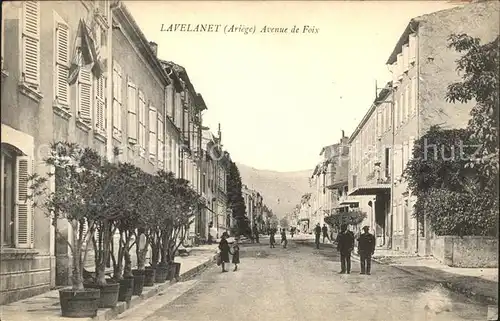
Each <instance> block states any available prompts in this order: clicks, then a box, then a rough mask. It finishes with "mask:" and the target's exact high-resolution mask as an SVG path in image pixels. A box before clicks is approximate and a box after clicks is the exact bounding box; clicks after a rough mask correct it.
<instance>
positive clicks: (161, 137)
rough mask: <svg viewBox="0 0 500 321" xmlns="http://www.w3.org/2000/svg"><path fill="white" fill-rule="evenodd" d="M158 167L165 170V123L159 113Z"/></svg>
mask: <svg viewBox="0 0 500 321" xmlns="http://www.w3.org/2000/svg"><path fill="white" fill-rule="evenodd" d="M157 122H158V124H157V125H158V162H159V163H158V167H160V168H161V169H163V161H164V159H165V157H164V156H165V147H164V145H165V140H164V135H163V133H164V128H163V121H162V119H161V115H160V113H158V120H157Z"/></svg>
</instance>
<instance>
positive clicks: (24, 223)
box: [0, 147, 34, 248]
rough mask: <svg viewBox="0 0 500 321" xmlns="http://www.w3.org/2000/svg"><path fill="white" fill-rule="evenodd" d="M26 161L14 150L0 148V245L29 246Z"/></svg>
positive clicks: (29, 214) (31, 214) (28, 164)
mask: <svg viewBox="0 0 500 321" xmlns="http://www.w3.org/2000/svg"><path fill="white" fill-rule="evenodd" d="M30 172H31V167H30V161H29V159H28V157H26V156H20V155H17V154H16V152H15V151H14V150H11V149H10V148H4V147H2V150H1V174H2V179H1V185H2V186H1V187H2V188H1V190H2V216H1V239H0V241H1V242H2V247H16V248H30V247H31V246H32V242H33V236H34V231H33V229H32V226H33V225H32V223H33V222H32V219H33V212H32V207H31V204H30V203H29V202H27V196H28V181H27V180H28V176H29V175H30Z"/></svg>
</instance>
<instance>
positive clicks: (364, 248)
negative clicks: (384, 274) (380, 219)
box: [358, 226, 375, 275]
mask: <svg viewBox="0 0 500 321" xmlns="http://www.w3.org/2000/svg"><path fill="white" fill-rule="evenodd" d="M369 230H370V228H369V227H368V226H363V234H361V235H360V236H359V238H358V253H359V259H360V263H361V274H365V273H366V274H368V275H370V269H371V266H372V255H373V253H375V236H373V235H372V234H370V232H369Z"/></svg>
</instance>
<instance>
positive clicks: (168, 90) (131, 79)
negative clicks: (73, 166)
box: [0, 1, 227, 304]
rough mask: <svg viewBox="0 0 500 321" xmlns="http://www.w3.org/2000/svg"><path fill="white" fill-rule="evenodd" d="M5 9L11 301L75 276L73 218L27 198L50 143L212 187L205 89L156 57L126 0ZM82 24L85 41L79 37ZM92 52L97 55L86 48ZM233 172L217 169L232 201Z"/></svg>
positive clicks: (3, 260)
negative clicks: (228, 178) (228, 181)
mask: <svg viewBox="0 0 500 321" xmlns="http://www.w3.org/2000/svg"><path fill="white" fill-rule="evenodd" d="M2 16H3V18H4V19H2V40H3V41H2V83H1V86H2V88H1V90H2V101H1V108H2V110H1V112H2V123H1V126H2V127H1V130H2V145H1V152H2V154H1V166H2V171H1V173H2V180H1V183H2V204H3V205H4V206H2V214H1V222H0V223H1V224H0V225H1V227H2V230H1V240H2V243H1V252H0V256H1V257H0V303H1V304H4V303H8V302H12V301H15V300H19V299H22V298H25V297H28V296H32V295H36V294H38V293H42V292H44V291H47V290H48V289H50V288H52V287H54V286H56V285H67V284H68V282H69V280H68V275H69V272H70V269H71V266H70V262H71V260H70V255H71V253H70V251H69V248H68V246H67V244H66V242H65V240H64V238H68V239H71V228H70V227H69V225H68V223H67V222H66V221H58V222H57V223H56V226H57V230H58V233H57V236H56V232H55V231H56V228H55V227H54V226H52V224H51V219H50V218H49V217H47V216H46V215H45V213H43V212H42V211H41V210H38V209H36V208H34V207H32V206H31V205H30V204H29V202H28V203H26V202H24V200H26V198H27V193H28V184H27V182H26V178H27V177H28V175H30V174H31V173H39V174H41V175H44V174H45V173H46V172H47V171H49V170H50V169H49V168H46V166H45V165H44V163H43V159H44V157H45V156H46V155H47V153H48V151H49V148H50V143H51V142H53V141H58V140H64V141H72V142H76V143H79V144H81V145H83V146H88V147H91V148H93V149H95V150H96V151H98V152H99V153H100V154H101V155H103V156H105V157H107V158H108V159H109V160H112V161H113V160H114V161H123V162H130V163H133V164H135V165H137V166H139V167H140V168H142V169H143V170H145V171H147V172H150V173H155V172H157V171H158V170H166V171H171V172H173V173H174V174H175V176H176V177H178V178H185V179H188V180H189V181H190V184H191V186H192V187H193V188H194V189H195V190H196V191H198V192H199V193H200V194H201V195H202V196H203V195H206V193H204V192H203V190H204V186H205V190H206V187H207V186H206V185H207V184H208V183H207V182H208V180H207V179H205V180H204V181H202V174H203V171H202V169H203V168H204V166H205V168H207V166H208V165H205V161H204V158H203V157H202V155H203V153H202V148H201V141H202V136H201V131H202V117H201V113H202V111H204V110H205V109H206V105H205V102H204V100H203V97H202V96H201V95H200V94H199V93H196V91H195V90H194V87H193V85H192V84H191V82H190V80H189V77H188V76H187V73H186V71H185V69H184V68H182V67H180V66H178V65H176V64H173V63H170V64H168V63H165V62H164V61H163V60H160V59H158V46H157V45H156V43H154V42H149V41H148V40H147V39H146V38H145V37H144V34H143V33H142V31H141V30H140V28H139V26H138V25H137V23H136V22H135V20H134V18H133V17H132V15H131V14H130V12H129V11H128V9H127V8H126V6H125V5H124V4H123V3H122V2H119V1H113V2H110V1H76V2H61V1H59V2H58V1H48V2H41V1H23V2H10V3H7V4H2ZM83 31H84V32H83ZM81 35H85V37H84V40H86V41H81V42H80V41H77V39H78V38H79V36H81ZM83 43H85V45H83ZM85 46H87V47H85ZM5 48H9V50H8V51H6V50H5ZM92 51H93V52H94V53H95V54H93V55H91V58H92V61H91V63H89V62H88V61H87V60H88V59H89V58H88V57H86V56H85V52H92ZM75 70H76V71H78V72H77V73H75V72H74V71H75ZM75 75H76V77H73V76H75ZM210 164H212V163H210ZM212 165H213V164H212ZM213 166H214V169H215V168H216V166H215V165H213ZM225 173H226V170H225V169H223V171H221V170H219V169H217V170H213V171H211V172H210V175H212V176H213V180H214V181H217V182H218V183H217V184H219V185H218V193H217V197H218V198H219V199H221V200H220V203H222V204H223V206H222V205H221V207H223V209H224V211H225V210H226V209H225V204H226V203H227V197H226V198H225V199H224V197H221V196H220V195H221V194H223V195H225V188H226V187H225V175H226V174H225ZM206 174H207V173H205V175H206ZM52 188H55V187H54V184H52ZM4 191H5V193H4ZM203 215H205V216H206V214H202V213H201V212H200V213H198V214H197V215H196V217H195V223H194V224H193V227H192V233H191V235H190V239H192V238H193V236H194V234H195V233H196V232H197V230H200V231H202V230H203V231H205V229H201V228H200V229H198V228H197V227H198V226H200V225H207V224H208V223H207V220H206V219H205V220H204V216H203ZM224 224H225V223H224ZM91 257H92V255H91V254H90V253H89V258H90V260H89V262H90V264H92V259H91Z"/></svg>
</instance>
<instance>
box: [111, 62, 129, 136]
mask: <svg viewBox="0 0 500 321" xmlns="http://www.w3.org/2000/svg"><path fill="white" fill-rule="evenodd" d="M122 90H123V86H122V68H121V67H120V65H119V64H118V63H117V62H116V61H113V137H115V138H117V139H118V140H120V139H121V138H122V110H123V100H122ZM127 99H128V97H127Z"/></svg>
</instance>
